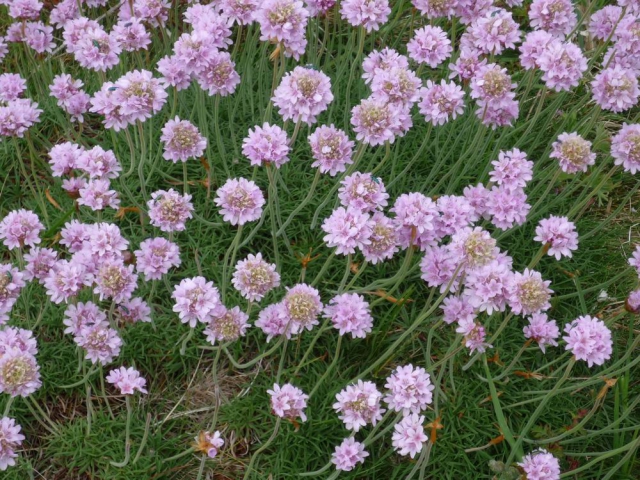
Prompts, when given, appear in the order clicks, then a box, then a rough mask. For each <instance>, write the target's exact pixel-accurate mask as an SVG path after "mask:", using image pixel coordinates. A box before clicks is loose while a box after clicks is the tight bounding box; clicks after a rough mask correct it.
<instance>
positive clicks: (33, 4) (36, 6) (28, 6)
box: [6, 0, 43, 20]
mask: <svg viewBox="0 0 640 480" xmlns="http://www.w3.org/2000/svg"><path fill="white" fill-rule="evenodd" d="M6 5H7V6H8V7H9V16H11V17H12V18H15V19H16V20H36V19H37V18H39V17H40V11H41V10H42V7H43V4H42V2H40V1H38V0H13V1H12V2H6Z"/></svg>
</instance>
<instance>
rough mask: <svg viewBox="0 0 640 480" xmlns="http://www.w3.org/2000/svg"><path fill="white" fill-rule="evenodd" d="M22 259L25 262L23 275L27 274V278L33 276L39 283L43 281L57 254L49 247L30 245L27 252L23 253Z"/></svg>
mask: <svg viewBox="0 0 640 480" xmlns="http://www.w3.org/2000/svg"><path fill="white" fill-rule="evenodd" d="M24 260H25V262H26V263H27V265H26V267H25V276H28V277H29V279H32V278H35V279H37V280H38V281H39V282H40V283H44V279H45V278H46V276H47V275H48V274H49V270H51V269H52V268H53V266H54V265H55V263H56V262H57V261H58V254H57V253H56V252H55V250H53V249H51V248H40V247H32V248H31V250H29V253H25V254H24Z"/></svg>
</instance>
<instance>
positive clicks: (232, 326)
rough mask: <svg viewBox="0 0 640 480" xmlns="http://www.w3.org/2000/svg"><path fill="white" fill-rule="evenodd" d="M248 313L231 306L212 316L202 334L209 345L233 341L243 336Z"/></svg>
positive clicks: (247, 324)
mask: <svg viewBox="0 0 640 480" xmlns="http://www.w3.org/2000/svg"><path fill="white" fill-rule="evenodd" d="M247 320H249V315H247V314H246V313H244V312H243V311H242V310H240V308H239V307H233V308H231V309H228V310H226V311H225V313H223V314H220V315H216V316H214V317H213V318H212V319H211V320H210V321H209V325H207V328H205V329H204V334H205V336H206V337H207V341H208V342H209V343H211V345H215V344H216V340H217V341H218V342H234V341H236V340H238V339H239V338H240V337H244V335H245V333H246V331H247V328H249V322H247Z"/></svg>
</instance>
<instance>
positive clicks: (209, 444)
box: [195, 430, 224, 458]
mask: <svg viewBox="0 0 640 480" xmlns="http://www.w3.org/2000/svg"><path fill="white" fill-rule="evenodd" d="M195 440H196V444H195V447H196V450H198V451H199V452H202V453H204V454H205V455H206V456H207V457H209V458H216V456H217V455H218V450H219V449H221V448H222V446H223V445H224V440H223V439H222V438H221V436H220V432H218V431H217V430H216V431H215V432H213V433H211V432H200V434H199V435H198V436H197V437H196V439H195Z"/></svg>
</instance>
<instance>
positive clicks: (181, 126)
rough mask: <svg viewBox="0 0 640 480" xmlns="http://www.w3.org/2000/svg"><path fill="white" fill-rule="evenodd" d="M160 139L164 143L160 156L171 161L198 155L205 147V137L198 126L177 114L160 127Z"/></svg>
mask: <svg viewBox="0 0 640 480" xmlns="http://www.w3.org/2000/svg"><path fill="white" fill-rule="evenodd" d="M160 141H161V142H162V144H163V145H164V152H163V154H162V156H163V157H164V158H165V159H166V160H172V161H173V163H176V162H177V161H182V162H186V161H187V160H188V159H189V158H194V157H195V158H197V157H200V156H202V154H203V153H204V149H205V148H207V139H206V138H205V137H203V136H202V135H201V134H200V131H199V130H198V127H196V126H195V125H194V124H193V123H191V122H189V121H188V120H180V118H178V117H177V116H176V117H175V119H173V120H169V121H168V122H167V123H165V125H164V127H162V136H161V137H160Z"/></svg>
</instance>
